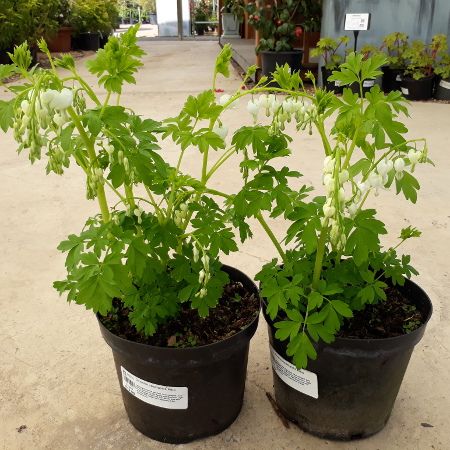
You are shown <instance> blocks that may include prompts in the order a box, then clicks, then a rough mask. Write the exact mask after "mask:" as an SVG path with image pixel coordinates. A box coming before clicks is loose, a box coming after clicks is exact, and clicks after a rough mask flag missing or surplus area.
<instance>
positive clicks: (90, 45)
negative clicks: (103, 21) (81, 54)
mask: <svg viewBox="0 0 450 450" xmlns="http://www.w3.org/2000/svg"><path fill="white" fill-rule="evenodd" d="M77 44H78V47H79V49H80V50H93V51H94V52H96V51H97V50H98V49H99V48H100V33H80V34H79V35H78V37H77Z"/></svg>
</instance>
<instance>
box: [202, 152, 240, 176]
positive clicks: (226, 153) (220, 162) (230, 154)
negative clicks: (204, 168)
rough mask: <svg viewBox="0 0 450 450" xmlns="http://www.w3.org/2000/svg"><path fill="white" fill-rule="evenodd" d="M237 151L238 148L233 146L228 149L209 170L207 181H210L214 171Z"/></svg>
mask: <svg viewBox="0 0 450 450" xmlns="http://www.w3.org/2000/svg"><path fill="white" fill-rule="evenodd" d="M235 153H236V148H235V147H234V146H233V147H231V148H230V149H228V150H227V151H226V152H225V153H224V154H223V155H222V156H221V157H220V158H219V159H218V160H217V161H216V162H215V163H214V164H213V165H212V167H211V169H209V172H208V173H207V174H206V181H208V180H209V179H210V178H211V177H212V175H213V174H214V172H216V171H217V170H218V169H219V167H220V166H221V165H222V164H223V163H225V161H227V160H228V159H229V158H230V157H231V156H233V155H234V154H235Z"/></svg>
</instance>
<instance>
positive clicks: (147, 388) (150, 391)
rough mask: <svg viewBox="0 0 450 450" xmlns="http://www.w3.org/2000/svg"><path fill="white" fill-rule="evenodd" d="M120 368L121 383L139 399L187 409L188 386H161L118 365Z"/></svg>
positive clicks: (161, 405)
mask: <svg viewBox="0 0 450 450" xmlns="http://www.w3.org/2000/svg"><path fill="white" fill-rule="evenodd" d="M120 369H121V370H122V385H123V387H124V388H125V389H126V390H127V391H128V392H129V393H130V394H131V395H134V396H135V397H136V398H138V399H139V400H142V401H143V402H145V403H148V404H149V405H153V406H159V407H160V408H166V409H187V408H188V388H187V387H178V386H162V385H160V384H155V383H150V382H149V381H145V380H143V379H141V378H139V377H137V376H136V375H133V374H132V373H130V372H128V370H127V369H125V368H124V367H122V366H120Z"/></svg>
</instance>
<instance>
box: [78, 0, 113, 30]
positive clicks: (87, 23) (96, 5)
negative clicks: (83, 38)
mask: <svg viewBox="0 0 450 450" xmlns="http://www.w3.org/2000/svg"><path fill="white" fill-rule="evenodd" d="M117 18H118V6H117V1H116V0H106V1H105V0H74V1H73V6H72V17H71V25H72V26H73V27H74V30H75V33H77V34H79V33H87V32H99V33H101V34H102V35H105V36H107V35H109V34H110V33H111V31H112V30H113V28H114V26H115V24H116V22H117Z"/></svg>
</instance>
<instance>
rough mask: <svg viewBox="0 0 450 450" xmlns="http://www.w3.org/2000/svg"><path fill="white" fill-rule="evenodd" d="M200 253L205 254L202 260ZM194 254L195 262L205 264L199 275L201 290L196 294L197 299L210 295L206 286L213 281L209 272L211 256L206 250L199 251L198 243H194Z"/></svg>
mask: <svg viewBox="0 0 450 450" xmlns="http://www.w3.org/2000/svg"><path fill="white" fill-rule="evenodd" d="M200 251H202V253H203V255H202V257H201V258H200ZM192 253H193V258H194V262H198V260H199V259H200V260H201V262H202V264H203V269H201V270H200V272H199V273H198V282H199V283H200V286H201V288H200V290H199V291H198V292H197V293H196V294H195V296H196V297H199V298H203V297H205V296H206V294H207V293H208V289H207V288H206V285H207V284H208V281H209V280H210V279H211V274H210V272H209V256H208V255H207V254H206V253H205V249H204V248H202V249H201V250H199V249H198V247H197V244H196V243H194V246H193V248H192Z"/></svg>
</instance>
